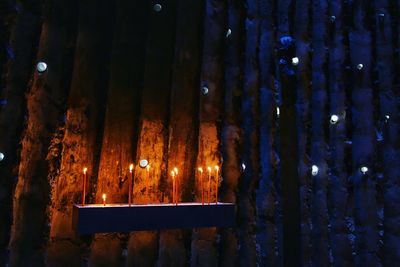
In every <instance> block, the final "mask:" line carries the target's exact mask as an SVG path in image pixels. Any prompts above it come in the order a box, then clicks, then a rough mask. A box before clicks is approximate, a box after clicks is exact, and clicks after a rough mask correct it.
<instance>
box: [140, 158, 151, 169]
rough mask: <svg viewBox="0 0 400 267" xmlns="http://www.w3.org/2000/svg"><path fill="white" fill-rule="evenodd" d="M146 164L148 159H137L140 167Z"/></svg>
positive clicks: (144, 166)
mask: <svg viewBox="0 0 400 267" xmlns="http://www.w3.org/2000/svg"><path fill="white" fill-rule="evenodd" d="M147 165H149V161H148V160H147V159H141V160H140V161H139V166H140V168H146V167H147Z"/></svg>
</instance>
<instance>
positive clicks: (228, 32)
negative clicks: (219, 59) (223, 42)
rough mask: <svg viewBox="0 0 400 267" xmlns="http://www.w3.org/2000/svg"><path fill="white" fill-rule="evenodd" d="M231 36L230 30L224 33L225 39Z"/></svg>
mask: <svg viewBox="0 0 400 267" xmlns="http://www.w3.org/2000/svg"><path fill="white" fill-rule="evenodd" d="M231 34H232V30H231V29H228V30H227V31H226V35H225V37H226V38H228V37H229V36H230V35H231Z"/></svg>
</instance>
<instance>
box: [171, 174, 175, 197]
mask: <svg viewBox="0 0 400 267" xmlns="http://www.w3.org/2000/svg"><path fill="white" fill-rule="evenodd" d="M171 176H172V202H173V203H175V172H174V171H171Z"/></svg>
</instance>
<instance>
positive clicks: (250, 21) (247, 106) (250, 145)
mask: <svg viewBox="0 0 400 267" xmlns="http://www.w3.org/2000/svg"><path fill="white" fill-rule="evenodd" d="M246 4H247V12H246V18H245V36H246V42H245V47H244V63H243V64H244V65H243V68H244V73H243V76H244V77H243V97H242V102H241V114H240V118H241V128H242V130H243V143H242V151H241V152H242V155H241V159H242V162H243V164H245V168H243V169H244V170H243V174H242V177H241V181H240V184H239V198H238V220H239V225H238V227H239V232H238V236H239V244H240V249H239V263H240V265H241V266H255V265H256V240H255V239H254V237H255V234H256V233H255V225H256V218H255V217H256V216H255V215H256V199H255V188H256V186H257V183H258V181H259V179H260V165H259V160H260V157H259V149H260V147H259V118H258V116H259V108H260V107H259V86H260V73H259V71H260V66H259V64H258V63H259V60H258V56H259V54H258V52H259V37H260V17H259V10H258V9H259V3H258V1H254V0H249V1H247V2H246Z"/></svg>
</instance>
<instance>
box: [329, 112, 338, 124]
mask: <svg viewBox="0 0 400 267" xmlns="http://www.w3.org/2000/svg"><path fill="white" fill-rule="evenodd" d="M338 121H339V116H338V115H335V114H333V115H332V116H331V124H336V123H337V122H338Z"/></svg>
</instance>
